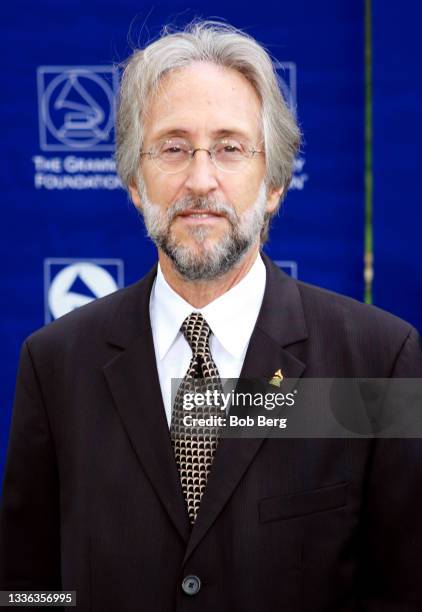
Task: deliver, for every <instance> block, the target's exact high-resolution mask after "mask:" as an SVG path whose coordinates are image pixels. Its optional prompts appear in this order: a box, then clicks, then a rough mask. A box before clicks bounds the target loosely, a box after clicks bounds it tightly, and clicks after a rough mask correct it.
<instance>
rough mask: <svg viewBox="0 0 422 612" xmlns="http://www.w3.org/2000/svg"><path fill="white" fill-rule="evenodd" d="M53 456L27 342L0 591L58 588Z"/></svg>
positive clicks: (5, 501)
mask: <svg viewBox="0 0 422 612" xmlns="http://www.w3.org/2000/svg"><path fill="white" fill-rule="evenodd" d="M59 505H60V502H59V480H58V470H57V461H56V453H55V449H54V444H53V440H52V435H51V431H50V427H49V423H48V418H47V413H46V410H45V405H44V401H43V397H42V390H41V388H40V384H39V380H38V378H37V374H36V371H35V367H34V363H33V360H32V357H31V353H30V349H29V346H28V343H25V344H24V345H23V347H22V351H21V357H20V365H19V372H18V378H17V383H16V394H15V403H14V408H13V414H12V424H11V430H10V437H9V446H8V452H7V459H6V470H5V476H4V483H3V495H2V500H1V506H0V590H17V589H22V590H32V589H33V590H58V589H61V578H60V574H61V573H60V517H59Z"/></svg>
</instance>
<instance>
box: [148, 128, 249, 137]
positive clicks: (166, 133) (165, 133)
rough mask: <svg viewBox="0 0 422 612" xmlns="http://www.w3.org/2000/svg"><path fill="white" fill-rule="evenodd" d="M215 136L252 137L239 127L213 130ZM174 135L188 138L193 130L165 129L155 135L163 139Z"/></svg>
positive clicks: (212, 133)
mask: <svg viewBox="0 0 422 612" xmlns="http://www.w3.org/2000/svg"><path fill="white" fill-rule="evenodd" d="M211 135H212V137H213V138H225V137H229V136H238V137H240V138H244V139H246V140H250V137H249V136H248V135H247V134H246V133H245V132H243V131H242V130H240V129H238V128H230V129H228V128H224V129H218V130H213V131H212V132H211ZM172 136H183V137H184V138H186V139H187V140H189V139H190V138H191V132H190V131H189V130H186V129H184V128H174V129H171V128H170V129H167V128H166V129H163V130H160V131H159V132H157V134H156V135H155V136H154V140H161V139H162V138H171V137H172Z"/></svg>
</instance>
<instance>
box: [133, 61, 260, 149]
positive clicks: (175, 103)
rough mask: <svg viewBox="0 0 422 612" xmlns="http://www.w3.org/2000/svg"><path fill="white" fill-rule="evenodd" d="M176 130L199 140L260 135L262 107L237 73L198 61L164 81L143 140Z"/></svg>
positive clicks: (152, 102) (151, 105)
mask: <svg viewBox="0 0 422 612" xmlns="http://www.w3.org/2000/svg"><path fill="white" fill-rule="evenodd" d="M177 131H181V132H184V135H185V136H188V137H192V138H196V137H202V136H205V135H206V136H212V133H213V132H214V133H221V132H229V133H230V132H233V133H239V134H241V135H244V136H246V137H248V138H251V139H253V140H255V139H257V138H259V137H260V134H261V102H260V100H259V97H258V95H257V93H256V91H255V89H254V87H253V86H252V85H251V83H250V82H249V81H248V80H247V79H246V78H245V77H244V76H243V75H242V74H241V73H240V72H238V71H237V70H233V69H231V68H225V67H221V66H216V65H215V64H211V63H208V62H195V63H193V64H191V65H189V66H187V67H184V68H179V69H176V70H173V71H171V72H169V73H167V74H166V75H165V76H164V77H162V79H161V81H160V83H159V87H158V90H157V93H156V94H155V95H154V96H153V97H152V99H151V100H150V102H149V105H148V109H147V113H146V116H145V140H153V139H156V138H160V137H161V136H165V135H166V134H169V133H174V132H177Z"/></svg>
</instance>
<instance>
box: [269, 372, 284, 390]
mask: <svg viewBox="0 0 422 612" xmlns="http://www.w3.org/2000/svg"><path fill="white" fill-rule="evenodd" d="M283 378H284V376H283V374H282V372H281V370H277V372H274V375H273V377H272V378H271V380H270V381H269V384H270V385H273V387H279V386H280V383H281V381H282V380H283Z"/></svg>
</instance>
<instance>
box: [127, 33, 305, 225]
mask: <svg viewBox="0 0 422 612" xmlns="http://www.w3.org/2000/svg"><path fill="white" fill-rule="evenodd" d="M197 61H206V62H212V63H214V64H216V65H218V66H223V67H227V68H232V69H235V70H237V71H238V72H240V73H241V74H242V75H243V76H244V77H245V78H246V79H247V80H248V81H249V82H250V83H251V84H252V86H253V87H254V88H255V90H256V92H257V95H258V97H259V99H260V101H261V104H262V132H263V138H264V146H265V153H266V164H267V173H266V185H267V186H271V187H274V188H280V187H282V188H283V190H284V191H283V195H285V194H286V192H287V189H288V187H289V184H290V181H291V177H292V168H293V162H294V157H295V154H296V153H297V151H298V148H299V143H300V130H299V128H298V126H297V123H296V121H295V119H294V117H293V115H292V113H291V112H290V111H289V109H288V108H287V105H286V103H285V101H284V99H283V96H282V94H281V91H280V87H279V84H278V77H277V73H276V71H275V69H274V66H273V63H272V61H271V57H270V56H269V54H268V53H267V51H266V50H265V49H264V48H263V47H262V46H261V45H260V44H259V43H258V42H257V41H256V40H254V39H253V38H252V37H251V36H249V35H248V34H245V33H244V32H242V31H240V30H238V29H236V28H234V27H232V26H230V25H228V24H225V23H220V22H216V21H195V22H193V23H191V24H189V25H188V26H187V27H186V28H185V29H184V30H182V31H175V32H172V31H170V30H169V28H168V27H166V28H164V31H163V34H162V36H161V37H160V38H158V39H157V40H155V41H154V42H152V43H151V44H149V45H148V46H146V47H145V48H144V49H142V50H137V51H135V52H134V53H133V54H132V55H131V56H130V57H129V59H128V60H127V62H126V65H125V68H124V71H123V77H122V81H121V87H120V96H119V102H118V111H117V147H116V164H117V171H118V173H119V175H120V178H121V180H122V182H123V185H124V186H125V187H126V188H127V189H128V188H129V186H130V185H131V184H133V182H134V181H136V178H137V177H138V171H139V163H140V151H141V148H142V144H143V120H144V118H145V111H146V109H147V105H148V101H149V100H150V97H151V95H154V94H155V93H156V92H157V91H158V86H159V82H160V79H161V77H162V76H163V75H164V74H166V73H168V72H169V71H171V70H174V69H177V68H182V67H185V66H188V65H190V64H192V63H193V62H197ZM268 221H269V220H268Z"/></svg>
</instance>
